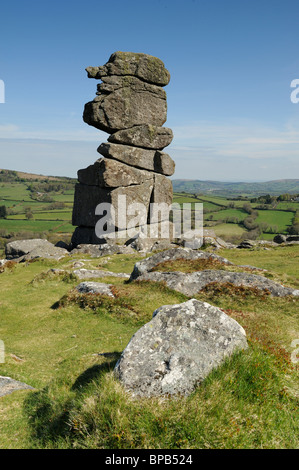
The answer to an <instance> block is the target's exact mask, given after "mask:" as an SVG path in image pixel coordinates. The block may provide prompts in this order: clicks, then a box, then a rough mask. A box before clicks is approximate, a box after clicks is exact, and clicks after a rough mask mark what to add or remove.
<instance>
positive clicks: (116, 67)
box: [86, 51, 170, 86]
mask: <svg viewBox="0 0 299 470" xmlns="http://www.w3.org/2000/svg"><path fill="white" fill-rule="evenodd" d="M86 70H87V73H88V76H89V78H97V79H99V78H101V79H102V78H103V77H107V76H110V75H133V76H135V77H138V78H141V80H144V81H146V82H149V83H154V84H156V85H161V86H165V85H167V84H168V83H169V80H170V75H169V72H168V71H167V70H166V68H165V66H164V63H163V62H162V60H160V59H158V58H157V57H153V56H151V55H149V54H143V53H139V52H137V53H135V52H122V51H117V52H114V53H113V54H112V55H111V56H110V58H109V60H108V62H107V63H106V64H105V65H102V66H100V67H87V69H86Z"/></svg>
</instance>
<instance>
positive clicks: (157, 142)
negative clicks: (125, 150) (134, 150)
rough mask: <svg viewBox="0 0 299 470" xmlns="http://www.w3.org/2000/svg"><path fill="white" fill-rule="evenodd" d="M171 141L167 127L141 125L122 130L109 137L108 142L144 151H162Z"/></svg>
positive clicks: (170, 134) (170, 132) (169, 130)
mask: <svg viewBox="0 0 299 470" xmlns="http://www.w3.org/2000/svg"><path fill="white" fill-rule="evenodd" d="M172 139H173V133H172V130H171V129H169V128H168V127H157V126H150V125H149V124H142V125H140V126H134V127H131V128H130V129H123V130H121V131H118V132H115V133H114V134H112V135H110V137H109V138H108V142H112V143H115V144H125V145H132V146H133V147H142V148H146V149H155V150H162V149H163V148H164V147H167V146H168V145H169V144H170V143H171V141H172Z"/></svg>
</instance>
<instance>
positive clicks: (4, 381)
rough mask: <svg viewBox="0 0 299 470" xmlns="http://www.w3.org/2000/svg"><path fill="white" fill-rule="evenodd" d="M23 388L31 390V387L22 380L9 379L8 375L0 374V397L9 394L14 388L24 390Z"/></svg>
mask: <svg viewBox="0 0 299 470" xmlns="http://www.w3.org/2000/svg"><path fill="white" fill-rule="evenodd" d="M25 389H31V390H33V387H31V386H30V385H27V384H25V383H23V382H19V381H18V380H14V379H11V378H10V377H3V376H0V397H4V396H5V395H10V394H11V393H13V392H15V391H16V390H25Z"/></svg>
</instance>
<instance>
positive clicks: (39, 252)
mask: <svg viewBox="0 0 299 470" xmlns="http://www.w3.org/2000/svg"><path fill="white" fill-rule="evenodd" d="M5 254H6V258H7V259H16V260H17V261H28V260H31V259H35V258H48V259H56V260H59V259H61V258H63V257H64V256H66V255H68V251H67V250H66V249H65V248H59V247H56V246H54V245H53V244H52V243H50V242H48V240H43V239H40V238H36V239H31V240H16V241H14V242H10V243H8V244H7V245H6V249H5Z"/></svg>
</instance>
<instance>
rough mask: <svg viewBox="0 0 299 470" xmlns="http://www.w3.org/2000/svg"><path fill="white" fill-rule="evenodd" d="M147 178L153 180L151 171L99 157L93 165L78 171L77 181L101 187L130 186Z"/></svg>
mask: <svg viewBox="0 0 299 470" xmlns="http://www.w3.org/2000/svg"><path fill="white" fill-rule="evenodd" d="M148 180H150V181H152V182H153V180H154V174H153V173H152V172H150V171H145V170H140V169H138V168H134V167H132V166H129V165H125V164H124V163H121V162H119V161H117V160H112V159H109V158H99V159H98V160H97V161H96V162H95V163H94V164H93V165H90V166H88V167H87V168H84V169H82V170H79V171H78V181H79V183H82V184H87V185H88V186H99V187H102V188H117V187H119V186H132V185H134V184H142V183H144V182H145V181H148Z"/></svg>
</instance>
